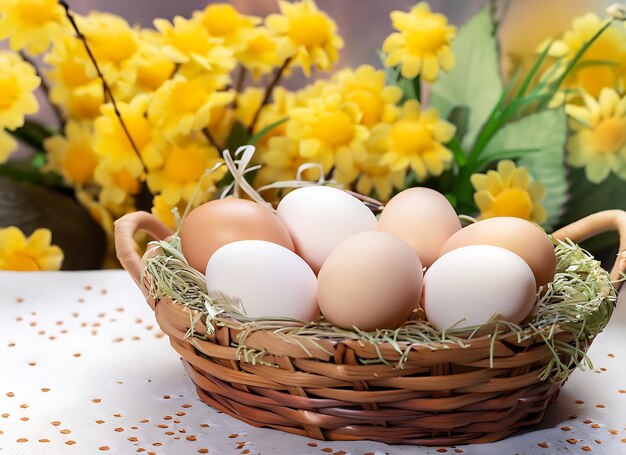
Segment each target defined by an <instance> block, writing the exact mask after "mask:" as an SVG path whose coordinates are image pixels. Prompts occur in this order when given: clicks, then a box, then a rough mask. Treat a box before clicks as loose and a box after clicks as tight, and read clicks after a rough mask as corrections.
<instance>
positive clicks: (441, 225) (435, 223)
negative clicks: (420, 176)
mask: <svg viewBox="0 0 626 455" xmlns="http://www.w3.org/2000/svg"><path fill="white" fill-rule="evenodd" d="M378 229H379V230H380V231H385V232H389V233H390V234H393V235H397V236H398V237H400V238H401V239H402V240H404V241H405V242H406V243H408V244H409V245H410V246H411V248H413V251H415V252H416V253H417V255H418V256H419V258H420V261H421V263H422V265H423V266H424V267H430V265H431V264H432V263H433V262H435V260H436V259H437V258H438V257H439V250H441V247H442V246H443V244H444V243H445V242H446V240H448V239H449V238H450V236H451V235H452V234H454V233H455V232H457V231H458V230H459V229H461V223H460V222H459V219H458V217H457V215H456V212H455V211H454V208H453V207H452V206H451V205H450V203H449V202H448V200H447V199H446V198H445V197H444V196H443V195H442V194H441V193H438V192H437V191H435V190H431V189H429V188H409V189H408V190H404V191H402V192H401V193H398V194H396V195H395V196H394V197H393V198H392V199H391V200H390V201H389V202H388V203H387V205H386V206H385V209H384V210H383V213H381V214H380V219H379V220H378Z"/></svg>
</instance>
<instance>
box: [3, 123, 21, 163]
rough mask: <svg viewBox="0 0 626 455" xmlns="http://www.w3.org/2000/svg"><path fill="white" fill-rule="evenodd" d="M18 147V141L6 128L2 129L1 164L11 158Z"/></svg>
mask: <svg viewBox="0 0 626 455" xmlns="http://www.w3.org/2000/svg"><path fill="white" fill-rule="evenodd" d="M16 148H17V141H16V140H15V139H13V137H11V135H10V134H8V133H7V132H6V131H4V130H0V164H1V163H4V162H5V161H6V160H8V159H9V156H11V154H12V153H13V152H14V151H15V149H16Z"/></svg>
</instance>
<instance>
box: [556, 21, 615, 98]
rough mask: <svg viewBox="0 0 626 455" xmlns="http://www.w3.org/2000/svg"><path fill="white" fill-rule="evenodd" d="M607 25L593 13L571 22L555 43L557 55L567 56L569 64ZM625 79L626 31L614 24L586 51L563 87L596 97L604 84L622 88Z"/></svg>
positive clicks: (566, 59)
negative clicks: (581, 90)
mask: <svg viewBox="0 0 626 455" xmlns="http://www.w3.org/2000/svg"><path fill="white" fill-rule="evenodd" d="M604 24H605V21H603V20H602V19H600V18H599V17H598V16H597V15H595V14H593V13H589V14H586V15H584V16H581V17H579V18H577V19H574V21H573V22H572V26H571V29H570V30H569V31H567V32H565V34H564V35H563V37H562V39H561V40H560V41H557V42H555V43H554V45H553V47H554V48H555V49H557V51H560V52H557V55H555V56H557V57H565V62H564V63H563V65H564V64H566V63H567V61H568V60H571V59H572V58H573V57H574V56H575V55H576V53H578V51H579V50H580V49H581V48H582V47H583V46H584V45H585V43H586V42H587V41H588V40H589V39H591V37H593V35H595V34H596V32H597V31H598V30H599V29H600V28H601V27H602V26H603V25H604ZM625 78H626V30H624V28H623V27H621V26H617V25H615V26H611V27H609V28H608V29H607V30H605V31H604V33H602V35H600V37H599V38H598V39H597V40H596V41H595V42H594V43H593V44H592V45H591V46H590V47H589V48H588V49H587V50H586V51H585V53H584V54H583V56H582V57H581V59H580V60H579V62H578V64H577V65H576V67H575V68H574V69H573V70H572V72H571V73H570V75H569V76H568V77H567V79H566V81H565V84H564V86H563V87H564V88H569V89H576V88H581V89H583V90H584V91H585V92H587V93H589V94H590V95H591V96H593V97H595V98H597V97H598V96H599V95H600V91H601V90H602V88H603V87H614V88H619V87H620V86H621V85H623V84H624V81H625Z"/></svg>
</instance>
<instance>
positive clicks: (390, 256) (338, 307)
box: [317, 231, 422, 331]
mask: <svg viewBox="0 0 626 455" xmlns="http://www.w3.org/2000/svg"><path fill="white" fill-rule="evenodd" d="M317 279H318V285H317V291H318V294H317V296H318V302H319V305H320V310H321V311H322V314H323V315H324V317H325V318H326V319H327V320H328V321H329V322H331V323H333V324H335V325H336V326H339V327H345V328H352V326H356V327H358V328H359V329H361V330H366V331H372V330H376V329H394V328H396V327H398V326H399V325H400V324H402V323H403V322H404V321H406V320H407V319H408V318H409V316H410V315H411V313H412V312H413V310H414V309H416V308H417V307H418V305H419V299H420V296H421V292H422V264H421V263H420V260H419V258H418V257H417V255H416V254H415V253H414V252H413V250H412V249H411V247H410V246H409V245H408V244H407V243H406V242H404V241H403V240H401V239H399V238H398V237H396V236H394V235H392V234H388V233H386V232H380V231H366V232H361V233H359V234H355V235H353V236H352V237H349V238H348V239H346V240H344V241H343V242H341V243H340V244H339V245H338V246H337V247H336V248H335V249H334V250H333V252H332V253H330V255H329V256H328V258H327V259H326V261H325V262H324V265H323V266H322V268H321V270H320V272H319V275H318V277H317Z"/></svg>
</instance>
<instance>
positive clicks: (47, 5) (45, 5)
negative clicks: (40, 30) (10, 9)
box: [17, 0, 58, 25]
mask: <svg viewBox="0 0 626 455" xmlns="http://www.w3.org/2000/svg"><path fill="white" fill-rule="evenodd" d="M57 8H58V4H57V2H56V1H55V0H19V1H18V2H17V14H18V15H19V16H20V18H21V19H22V20H23V21H24V22H26V23H29V24H32V25H43V24H45V23H46V22H50V21H54V20H55V19H56V16H57V14H58V10H57Z"/></svg>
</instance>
